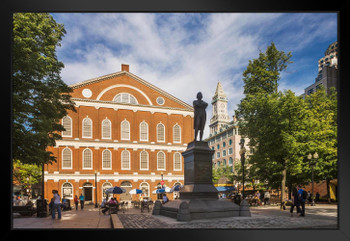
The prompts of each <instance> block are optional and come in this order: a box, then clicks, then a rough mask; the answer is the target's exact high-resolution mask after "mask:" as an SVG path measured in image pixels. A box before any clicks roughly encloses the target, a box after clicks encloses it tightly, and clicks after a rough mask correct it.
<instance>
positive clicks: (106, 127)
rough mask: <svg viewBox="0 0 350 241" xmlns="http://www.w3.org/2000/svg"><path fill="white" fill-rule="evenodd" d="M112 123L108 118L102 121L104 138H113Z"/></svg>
mask: <svg viewBox="0 0 350 241" xmlns="http://www.w3.org/2000/svg"><path fill="white" fill-rule="evenodd" d="M111 126H112V123H111V121H110V120H108V119H107V118H106V119H104V120H103V121H102V139H111V138H112V136H111V129H112V128H111Z"/></svg>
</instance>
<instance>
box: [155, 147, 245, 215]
mask: <svg viewBox="0 0 350 241" xmlns="http://www.w3.org/2000/svg"><path fill="white" fill-rule="evenodd" d="M214 152H215V151H213V150H211V149H210V148H209V146H208V143H207V142H204V141H194V142H190V143H189V144H188V146H187V149H186V151H184V152H183V153H182V155H183V157H184V163H185V165H184V175H185V183H184V187H183V188H182V189H181V190H180V192H179V193H180V198H179V199H177V200H174V201H169V202H167V203H166V204H163V205H161V206H160V210H159V214H160V215H163V216H168V217H172V218H176V219H177V220H178V221H190V220H193V219H203V218H205V219H206V218H218V217H232V216H239V215H240V207H239V206H238V205H237V204H235V203H233V202H232V201H230V200H228V199H221V200H219V199H218V191H217V189H216V188H215V187H214V185H213V183H212V155H213V154H214Z"/></svg>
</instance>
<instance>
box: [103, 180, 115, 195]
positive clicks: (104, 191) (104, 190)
mask: <svg viewBox="0 0 350 241" xmlns="http://www.w3.org/2000/svg"><path fill="white" fill-rule="evenodd" d="M111 187H113V185H112V184H111V183H110V182H105V183H103V184H102V199H104V198H106V197H107V195H106V190H107V189H108V188H111ZM108 196H113V194H112V193H110V194H109V195H108Z"/></svg>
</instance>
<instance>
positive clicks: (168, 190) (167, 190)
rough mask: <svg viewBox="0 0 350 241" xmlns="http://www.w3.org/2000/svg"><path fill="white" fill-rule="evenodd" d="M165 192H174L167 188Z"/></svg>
mask: <svg viewBox="0 0 350 241" xmlns="http://www.w3.org/2000/svg"><path fill="white" fill-rule="evenodd" d="M164 190H165V192H172V191H171V188H170V187H165V189H164Z"/></svg>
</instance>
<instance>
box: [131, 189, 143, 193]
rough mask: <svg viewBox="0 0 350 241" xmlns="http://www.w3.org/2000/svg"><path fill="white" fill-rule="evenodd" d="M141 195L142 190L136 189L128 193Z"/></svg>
mask: <svg viewBox="0 0 350 241" xmlns="http://www.w3.org/2000/svg"><path fill="white" fill-rule="evenodd" d="M141 193H142V190H140V189H137V188H135V189H132V190H130V192H129V194H141Z"/></svg>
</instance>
